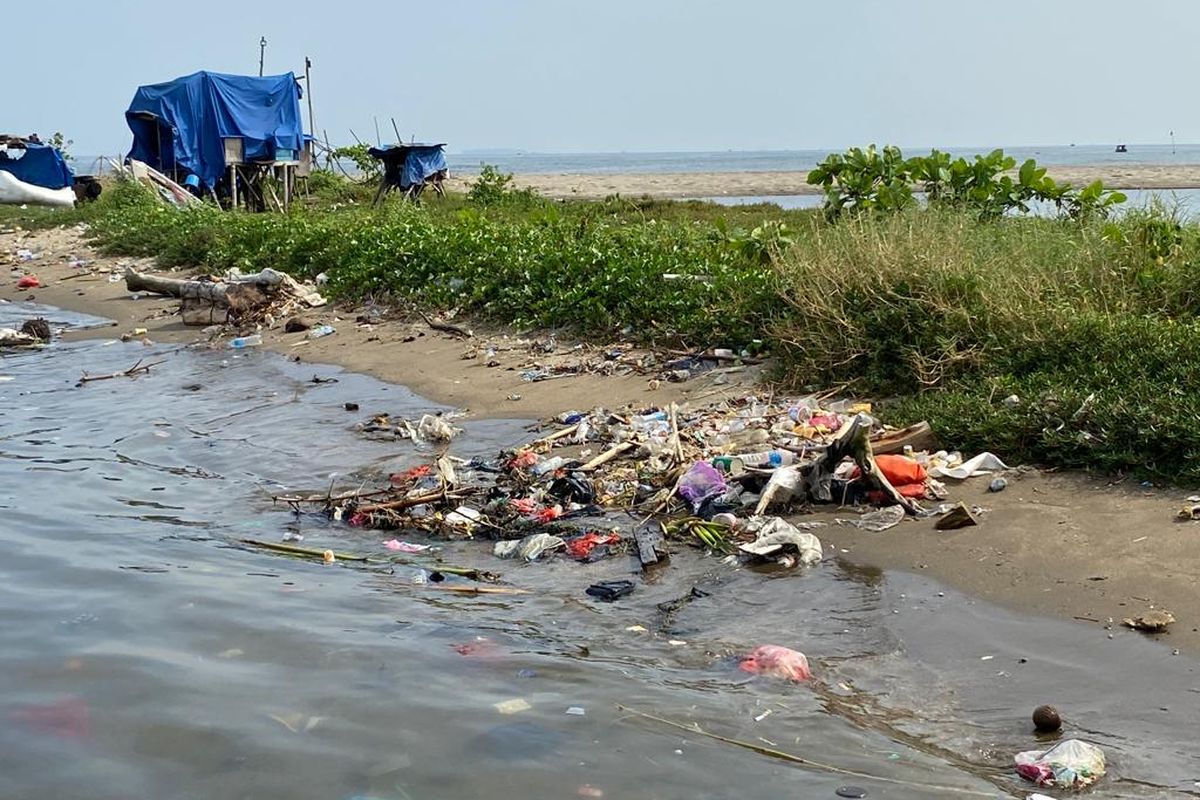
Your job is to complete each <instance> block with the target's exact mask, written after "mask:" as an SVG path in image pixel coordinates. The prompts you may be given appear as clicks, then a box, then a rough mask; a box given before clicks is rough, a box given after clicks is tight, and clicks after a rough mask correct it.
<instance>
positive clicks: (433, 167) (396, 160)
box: [367, 144, 447, 189]
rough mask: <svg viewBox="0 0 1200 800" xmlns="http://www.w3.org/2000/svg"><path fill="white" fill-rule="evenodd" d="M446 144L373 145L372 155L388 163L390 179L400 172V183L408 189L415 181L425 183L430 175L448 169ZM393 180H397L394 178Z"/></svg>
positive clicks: (402, 187)
mask: <svg viewBox="0 0 1200 800" xmlns="http://www.w3.org/2000/svg"><path fill="white" fill-rule="evenodd" d="M445 146H446V145H444V144H388V145H384V146H383V147H372V148H371V149H370V150H368V151H367V152H369V153H370V154H371V155H372V156H374V157H375V158H377V159H379V160H380V161H382V162H384V163H385V164H387V175H388V178H389V180H392V179H393V178H394V177H396V176H395V175H394V172H399V176H398V177H399V179H400V180H399V185H400V188H401V189H407V188H408V187H409V186H412V185H413V184H414V183H424V181H425V179H426V178H428V177H429V176H430V175H433V174H435V173H437V172H441V171H442V170H444V169H446V168H447V166H446V153H445V151H444V150H443V149H442V148H444V147H445ZM393 182H395V181H394V180H393Z"/></svg>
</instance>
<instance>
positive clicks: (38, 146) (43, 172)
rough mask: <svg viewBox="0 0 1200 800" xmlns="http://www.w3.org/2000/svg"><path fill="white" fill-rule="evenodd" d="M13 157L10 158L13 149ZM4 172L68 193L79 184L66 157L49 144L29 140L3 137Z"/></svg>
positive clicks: (0, 150)
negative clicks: (76, 182) (10, 150)
mask: <svg viewBox="0 0 1200 800" xmlns="http://www.w3.org/2000/svg"><path fill="white" fill-rule="evenodd" d="M10 148H11V149H12V150H13V155H11V156H10V155H9V153H8V151H9V149H10ZM0 171H3V172H7V173H9V174H11V175H12V176H13V177H14V178H16V179H17V180H19V181H24V182H25V183H29V184H32V185H34V186H41V187H43V188H45V189H65V188H67V187H69V186H72V185H73V184H74V183H75V174H74V173H73V172H71V168H70V167H69V166H67V162H66V159H64V158H63V154H62V153H60V152H59V151H58V150H56V149H55V148H53V147H51V146H50V145H48V144H43V143H41V142H36V141H30V140H29V139H12V138H9V137H4V136H0Z"/></svg>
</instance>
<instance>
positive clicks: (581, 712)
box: [566, 706, 587, 717]
mask: <svg viewBox="0 0 1200 800" xmlns="http://www.w3.org/2000/svg"><path fill="white" fill-rule="evenodd" d="M566 713H567V714H568V716H572V717H582V716H586V715H587V710H586V709H584V708H583V706H571V707H570V708H568V709H567V712H566Z"/></svg>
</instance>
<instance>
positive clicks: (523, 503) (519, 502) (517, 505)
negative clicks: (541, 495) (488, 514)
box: [508, 497, 538, 514]
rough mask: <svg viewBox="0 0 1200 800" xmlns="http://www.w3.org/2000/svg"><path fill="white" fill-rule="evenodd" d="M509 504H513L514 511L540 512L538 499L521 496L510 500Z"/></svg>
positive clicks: (519, 512) (522, 512)
mask: <svg viewBox="0 0 1200 800" xmlns="http://www.w3.org/2000/svg"><path fill="white" fill-rule="evenodd" d="M508 504H509V505H510V506H512V509H513V511H516V512H517V513H518V514H536V513H537V512H538V504H537V501H536V500H530V499H529V498H528V497H519V498H517V499H515V500H509V501H508Z"/></svg>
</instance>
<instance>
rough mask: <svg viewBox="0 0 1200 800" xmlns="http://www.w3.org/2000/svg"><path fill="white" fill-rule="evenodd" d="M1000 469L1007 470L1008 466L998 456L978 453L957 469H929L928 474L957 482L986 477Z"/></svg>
mask: <svg viewBox="0 0 1200 800" xmlns="http://www.w3.org/2000/svg"><path fill="white" fill-rule="evenodd" d="M1002 469H1008V465H1007V464H1005V463H1004V462H1003V461H1001V460H1000V458H999V457H998V456H994V455H992V454H991V453H980V454H979V455H977V456H975V457H974V458H972V459H971V460H970V461H964V462H963V463H962V464H960V465H959V466H957V467H931V468H930V470H929V474H930V475H931V476H932V477H934V478H954V479H955V480H958V481H965V480H966V479H967V478H974V477H976V476H977V475H987V474H988V473H989V472H995V471H997V470H1002Z"/></svg>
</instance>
